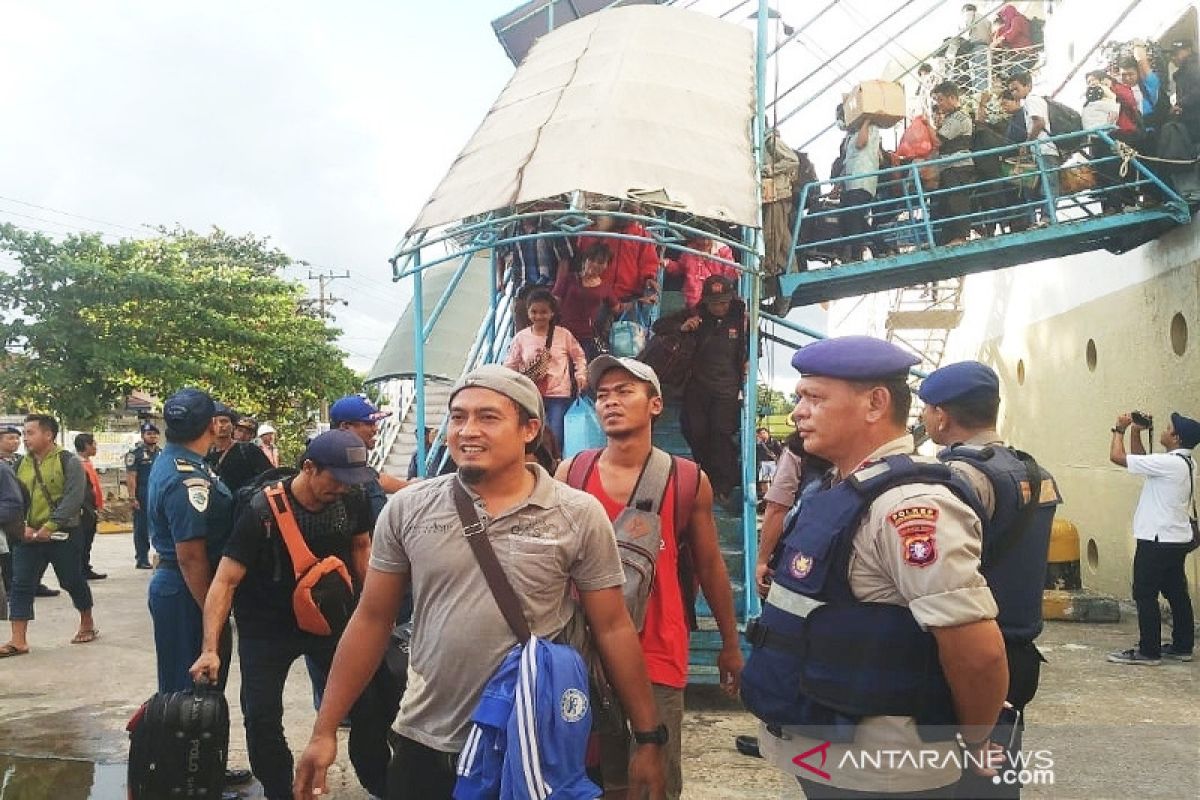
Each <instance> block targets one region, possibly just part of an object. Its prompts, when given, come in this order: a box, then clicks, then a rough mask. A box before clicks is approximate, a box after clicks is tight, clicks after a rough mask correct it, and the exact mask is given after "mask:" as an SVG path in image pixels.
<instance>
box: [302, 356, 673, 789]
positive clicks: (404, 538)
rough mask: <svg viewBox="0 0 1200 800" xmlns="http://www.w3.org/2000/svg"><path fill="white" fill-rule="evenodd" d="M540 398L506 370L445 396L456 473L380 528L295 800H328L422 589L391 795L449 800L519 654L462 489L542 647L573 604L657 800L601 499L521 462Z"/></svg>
mask: <svg viewBox="0 0 1200 800" xmlns="http://www.w3.org/2000/svg"><path fill="white" fill-rule="evenodd" d="M542 417H543V410H542V402H541V398H540V396H539V395H538V392H537V388H536V386H535V385H534V384H533V382H532V381H530V380H529V379H528V378H526V377H525V376H523V375H520V374H518V373H516V372H514V371H512V370H510V369H507V368H505V367H501V366H498V365H487V366H484V367H479V368H477V369H475V370H473V371H472V372H470V373H468V374H467V375H466V376H465V377H464V378H463V379H462V381H460V382H459V384H458V385H457V386H456V387H455V388H454V390H453V391H452V392H451V395H450V415H449V423H448V427H447V441H448V443H449V447H450V454H451V456H452V458H453V459H454V462H455V463H456V464H458V472H457V473H455V474H452V475H445V476H442V477H440V478H435V479H432V480H429V481H424V482H422V483H419V484H416V485H414V486H412V487H409V488H406V489H404V490H402V491H400V492H398V493H396V494H395V495H393V496H392V498H391V499H390V500H389V501H388V504H387V505H386V506H385V507H384V510H383V513H382V514H381V516H380V518H379V521H378V523H377V525H376V528H375V537H374V542H373V545H372V553H371V561H370V569H369V571H368V575H367V580H366V585H365V586H364V589H363V594H362V599H361V600H360V601H359V605H358V608H357V610H356V611H355V612H354V617H353V618H352V619H351V621H350V624H349V626H348V627H347V628H346V632H345V633H344V634H343V636H342V640H341V643H340V644H339V646H338V652H337V656H336V658H335V660H334V664H333V670H332V672H331V674H330V676H329V681H328V683H327V685H326V690H325V698H324V701H323V702H322V705H321V709H320V713H319V715H318V717H317V722H316V724H315V725H314V727H313V735H312V739H311V741H310V742H309V745H308V748H307V749H306V750H305V752H304V755H303V756H302V758H301V760H300V763H299V765H298V768H297V772H296V785H295V788H296V791H297V792H298V793H299V795H298V796H306V797H307V796H311V795H312V793H313V792H314V790H323V789H324V786H325V770H326V768H327V767H328V766H329V764H331V763H332V762H333V760H334V757H335V755H336V752H337V739H336V733H337V726H338V723H339V721H340V720H341V719H342V718H343V717H344V716H345V714H346V712H347V710H348V709H349V708H350V706H351V705H352V704H353V703H354V701H355V699H356V698H357V697H358V695H359V694H360V693H361V692H362V689H363V687H364V686H366V684H367V682H368V681H369V680H370V677H371V675H372V674H373V673H374V671H375V669H376V668H377V667H378V665H379V662H380V660H381V658H382V656H383V651H384V649H385V647H386V646H387V641H388V635H389V633H390V632H391V629H392V623H393V621H394V620H395V619H396V613H397V611H398V610H399V608H400V602H401V599H402V598H403V597H404V594H405V592H406V591H407V590H408V588H409V587H410V586H411V588H412V592H413V629H414V632H413V639H412V645H411V656H410V662H409V672H408V688H407V690H406V692H405V695H404V700H403V702H402V704H401V707H400V714H399V716H398V717H397V719H396V724H395V731H396V733H397V734H398V735H399V737H398V740H397V741H396V742H395V748H394V751H395V752H394V756H393V759H392V765H391V768H390V769H389V773H388V792H389V794H390V795H394V796H398V797H421V798H431V800H437V799H438V798H449V797H450V794H451V792H452V791H453V788H454V781H455V771H454V760H455V758H456V755H457V753H458V751H459V750H461V749H462V747H463V745H464V742H465V739H466V735H467V731H468V728H469V726H470V716H471V712H472V711H473V710H474V708H475V706H476V705H477V704H478V702H479V698H480V695H481V693H482V690H483V687H484V685H485V684H486V683H487V681H488V679H489V678H490V677H491V675H492V673H493V672H494V671H495V670H496V668H497V667H498V666H499V665H500V662H501V661H502V660H503V658H504V656H505V654H506V653H507V652H508V651H509V650H510V649H511V648H512V647H513V646H514V645H515V644H516V638H515V637H514V636H513V634H512V632H511V631H510V630H509V627H508V625H507V623H506V622H505V621H504V618H503V616H502V615H501V613H500V609H499V607H498V606H497V604H496V601H495V599H494V598H493V597H492V593H491V590H490V589H489V588H488V584H487V581H486V579H485V578H484V576H483V573H482V572H481V571H480V568H479V566H478V563H477V562H476V559H475V556H474V554H473V553H472V552H471V548H470V545H469V544H468V543H467V541H466V539H465V538H464V536H463V526H462V523H461V521H460V519H459V517H458V514H457V512H456V511H455V505H454V496H453V491H454V482H455V481H459V482H461V484H462V485H463V487H464V488H466V489H467V492H468V493H469V494H470V496H471V498H472V499H473V500H474V502H475V510H476V512H477V513H478V515H479V519H480V522H481V523H482V525H483V528H484V531H485V532H486V535H487V536H488V541H489V542H490V543H491V545H492V549H493V550H494V551H495V553H496V556H497V559H498V560H499V562H500V565H501V567H502V568H503V569H504V572H505V575H506V576H507V577H508V579H509V581H510V582H511V583H512V585H513V589H514V590H515V591H516V594H517V595H518V596H519V597H520V598H521V601H522V604H523V606H524V610H525V618H526V620H527V622H528V623H529V628H530V630H531V631H532V632H533V634H534V635H536V636H539V637H544V638H551V637H554V636H555V635H556V634H558V633H560V632H561V631H562V630H563V628H564V626H565V625H566V624H567V622H568V621H569V620H570V619H571V617H572V615H573V613H574V611H575V601H574V600H572V596H573V592H577V595H578V597H579V603H580V605H581V606H582V608H583V611H584V614H585V616H586V618H587V621H588V625H589V627H590V629H591V632H592V635H593V640H594V642H595V646H596V648H597V650H598V651H599V653H600V657H601V659H602V661H603V663H604V668H605V672H606V674H607V676H608V679H609V681H610V682H611V683H612V685H613V687H614V688H615V689H616V691H617V694H618V696H619V697H620V700H621V703H622V705H623V707H624V708H625V709H626V710H627V712H628V716H629V719H630V722H631V725H632V727H633V729H634V732H635V737H636V738H637V739H638V741H639V742H640V743H641V744H640V746H639V748H638V751H637V753H636V754H635V756H634V758H633V761H632V762H631V765H630V780H631V784H632V787H631V788H633V789H634V795H635V796H641V794H640V792H641V790H642V789H643V788H645V789H650V790H651V796H652V797H659V796H660V795H661V791H662V786H663V764H662V753H661V746H662V744H664V742H663V741H662V738H661V737H662V731H663V730H664V729H663V728H662V726H660V725H659V720H658V715H657V711H656V710H655V705H654V700H653V697H652V695H651V690H650V682H649V679H648V678H647V676H646V666H645V662H644V661H643V658H642V651H641V645H640V644H639V642H638V637H637V633H636V631H635V629H634V627H633V623H632V621H631V620H630V618H629V612H628V611H627V610H626V608H625V602H624V599H623V597H622V594H621V584H622V583H623V582H624V577H623V572H622V568H621V561H620V557H619V555H618V553H617V547H616V539H615V536H614V534H613V530H612V525H611V524H610V523H609V521H608V516H607V514H605V512H604V509H603V508H602V507H601V505H600V503H599V501H597V500H596V499H595V498H594V497H591V496H590V495H587V494H584V493H583V492H579V491H576V490H574V489H572V488H570V487H568V486H565V485H564V484H561V483H558V482H556V481H554V480H553V479H552V478H551V477H550V476H549V475H548V474H547V473H546V472H545V471H544V470H543V469H542V468H541V467H539V466H537V465H526V463H525V454H526V452H527V451H530V450H532V449H533V448H534V446H536V444H537V443H538V441H539V439H540V436H541V421H542Z"/></svg>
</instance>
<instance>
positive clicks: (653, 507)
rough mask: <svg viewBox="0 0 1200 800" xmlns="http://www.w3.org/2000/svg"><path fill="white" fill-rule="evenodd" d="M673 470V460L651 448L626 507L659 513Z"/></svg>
mask: <svg viewBox="0 0 1200 800" xmlns="http://www.w3.org/2000/svg"><path fill="white" fill-rule="evenodd" d="M674 469H675V460H674V459H673V458H671V456H669V455H667V454H666V453H664V452H663V451H662V450H659V449H658V448H657V447H651V448H650V455H648V456H647V457H646V463H645V464H644V465H643V466H642V474H641V475H638V479H637V483H636V484H634V487H633V491H632V492H630V493H629V502H628V503H626V505H627V506H629V507H630V508H636V509H638V510H639V511H649V512H650V513H652V514H657V513H659V511H660V510H661V509H662V505H663V499H664V498H665V497H666V494H667V486H668V485H669V484H670V483H671V474H672V473H673V472H674Z"/></svg>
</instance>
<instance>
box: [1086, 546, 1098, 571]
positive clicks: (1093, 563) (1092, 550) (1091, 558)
mask: <svg viewBox="0 0 1200 800" xmlns="http://www.w3.org/2000/svg"><path fill="white" fill-rule="evenodd" d="M1087 562H1088V569H1090V570H1091V571H1092V572H1096V571H1097V570H1099V569H1100V548H1099V547H1097V546H1096V540H1095V539H1088V544H1087Z"/></svg>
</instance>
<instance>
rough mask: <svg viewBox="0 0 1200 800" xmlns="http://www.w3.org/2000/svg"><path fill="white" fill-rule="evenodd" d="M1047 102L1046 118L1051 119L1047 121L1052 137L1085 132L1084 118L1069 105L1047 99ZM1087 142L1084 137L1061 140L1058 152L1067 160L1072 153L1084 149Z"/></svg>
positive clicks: (1058, 141)
mask: <svg viewBox="0 0 1200 800" xmlns="http://www.w3.org/2000/svg"><path fill="white" fill-rule="evenodd" d="M1045 100H1046V116H1048V117H1049V118H1050V119H1048V120H1046V121H1047V122H1048V123H1049V124H1050V135H1051V136H1059V135H1060V134H1064V133H1078V132H1079V131H1081V130H1083V117H1081V116H1080V115H1079V112H1078V111H1076V110H1075V109H1073V108H1071V107H1070V106H1068V105H1063V104H1062V103H1060V102H1058V101H1057V100H1054V99H1053V98H1050V97H1047V98H1045ZM1085 142H1086V137H1084V136H1074V137H1072V138H1070V139H1059V140H1057V142H1056V144H1057V145H1058V152H1059V154H1060V155H1061V156H1062V157H1063V158H1066V157H1067V156H1068V155H1070V154H1071V153H1074V152H1075V151H1076V150H1078V149H1079V148H1081V147H1083V145H1084V144H1085Z"/></svg>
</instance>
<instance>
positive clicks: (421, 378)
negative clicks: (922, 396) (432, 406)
mask: <svg viewBox="0 0 1200 800" xmlns="http://www.w3.org/2000/svg"><path fill="white" fill-rule="evenodd" d="M413 264H414V265H415V266H416V267H417V268H418V269H417V271H416V272H414V273H413V299H412V304H413V366H414V368H415V369H414V371H415V372H416V373H417V374H416V375H415V376H413V380H415V381H416V388H417V475H418V476H419V477H422V478H424V477H425V472H426V470H425V459H426V458H428V455H429V454H428V453H426V452H425V297H424V294H425V292H424V286H423V285H422V284H423V283H424V278H423V277H422V272H421V270H420V266H421V251H420V250H417V251H416V252H414V253H413Z"/></svg>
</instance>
